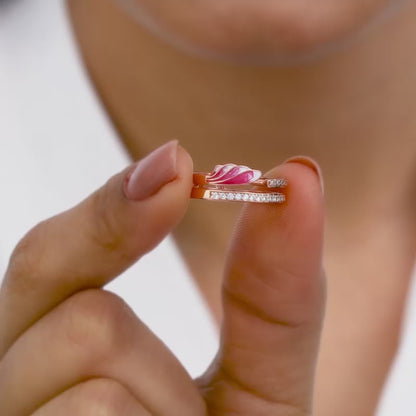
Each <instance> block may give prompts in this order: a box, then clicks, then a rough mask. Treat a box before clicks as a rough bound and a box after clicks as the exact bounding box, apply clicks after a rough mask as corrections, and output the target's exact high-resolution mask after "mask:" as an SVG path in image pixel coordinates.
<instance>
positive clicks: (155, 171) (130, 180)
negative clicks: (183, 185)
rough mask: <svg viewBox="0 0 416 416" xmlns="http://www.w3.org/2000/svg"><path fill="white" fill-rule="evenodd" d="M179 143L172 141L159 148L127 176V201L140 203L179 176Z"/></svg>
mask: <svg viewBox="0 0 416 416" xmlns="http://www.w3.org/2000/svg"><path fill="white" fill-rule="evenodd" d="M177 152H178V141H177V140H172V141H170V142H168V143H166V144H164V145H162V146H161V147H158V148H157V149H156V150H154V151H153V152H152V153H150V154H149V155H147V156H146V157H145V158H144V159H142V160H140V161H139V162H137V164H136V166H135V167H134V168H133V169H132V170H131V171H130V173H129V174H127V177H126V180H125V183H124V193H125V195H126V197H127V199H130V200H133V201H140V200H143V199H146V198H148V197H149V196H151V195H153V194H155V193H156V192H157V191H158V190H159V189H160V188H161V187H162V186H163V185H165V184H166V183H168V182H170V181H172V180H173V179H175V177H176V176H177V166H176V159H177Z"/></svg>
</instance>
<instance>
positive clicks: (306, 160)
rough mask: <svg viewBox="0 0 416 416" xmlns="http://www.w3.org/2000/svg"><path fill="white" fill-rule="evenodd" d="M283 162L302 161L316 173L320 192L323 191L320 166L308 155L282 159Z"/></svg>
mask: <svg viewBox="0 0 416 416" xmlns="http://www.w3.org/2000/svg"><path fill="white" fill-rule="evenodd" d="M284 163H302V164H303V165H306V166H308V167H309V168H311V169H313V170H314V171H315V173H316V174H317V175H318V178H319V183H320V184H321V189H322V193H324V189H325V186H324V179H323V175H322V170H321V167H320V166H319V165H318V163H317V162H316V161H315V160H313V159H312V158H310V157H308V156H294V157H291V158H289V159H287V160H285V161H284Z"/></svg>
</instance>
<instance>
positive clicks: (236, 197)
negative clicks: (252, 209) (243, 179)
mask: <svg viewBox="0 0 416 416" xmlns="http://www.w3.org/2000/svg"><path fill="white" fill-rule="evenodd" d="M241 198H242V195H241V194H240V193H238V194H236V195H235V199H236V200H237V201H241Z"/></svg>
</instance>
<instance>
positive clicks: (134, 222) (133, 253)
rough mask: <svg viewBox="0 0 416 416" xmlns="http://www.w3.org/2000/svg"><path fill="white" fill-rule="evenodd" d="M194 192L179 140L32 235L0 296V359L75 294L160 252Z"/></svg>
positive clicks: (10, 269) (187, 160) (16, 255)
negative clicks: (24, 332) (58, 305)
mask: <svg viewBox="0 0 416 416" xmlns="http://www.w3.org/2000/svg"><path fill="white" fill-rule="evenodd" d="M191 187H192V159H191V157H190V156H189V154H188V153H187V152H186V151H185V150H184V149H183V148H181V147H180V146H178V144H177V141H171V142H169V143H167V144H165V145H163V146H162V147H160V148H158V149H156V150H155V151H154V152H152V153H151V154H150V155H149V156H148V157H147V158H145V159H143V160H141V161H140V162H139V163H138V164H137V165H135V166H134V167H132V168H129V169H126V170H124V171H123V172H121V173H119V174H117V175H115V176H113V177H112V178H111V179H110V180H109V181H108V182H107V183H106V184H105V185H104V186H103V187H102V188H100V189H99V190H97V191H96V192H94V193H93V194H92V195H91V196H89V197H88V198H87V199H85V200H84V201H83V202H81V203H80V204H79V205H77V206H75V207H74V208H72V209H70V210H68V211H65V212H64V213H62V214H60V215H57V216H55V217H52V218H50V219H48V220H46V221H44V222H42V223H40V224H38V225H37V226H35V227H34V228H33V229H32V230H31V231H29V233H28V234H26V236H25V237H24V238H23V239H22V240H21V241H20V243H19V244H18V245H17V247H16V249H15V250H14V252H13V254H12V257H11V260H10V263H9V267H8V270H7V271H6V276H5V278H4V281H3V285H2V288H1V291H0V358H1V357H2V356H3V355H4V354H5V352H6V351H7V349H8V348H9V347H10V345H11V344H12V343H13V342H14V340H15V339H16V338H17V337H18V336H19V335H20V334H21V333H22V332H23V331H24V330H25V329H27V328H28V327H29V326H30V325H31V324H32V323H34V322H35V321H36V320H38V319H39V318H40V317H41V316H43V315H44V314H45V313H47V312H48V311H49V310H51V309H52V308H53V307H55V306H56V305H57V304H59V303H60V302H62V301H63V300H64V299H66V298H67V297H69V296H71V294H73V293H75V292H78V291H80V290H82V289H86V288H97V287H101V286H103V285H105V284H106V283H108V282H109V281H110V280H111V279H113V278H115V277H116V276H117V275H119V274H120V273H122V272H123V271H124V270H125V269H127V268H128V267H129V266H130V265H131V264H133V263H134V262H135V261H137V259H138V258H139V257H141V256H142V255H143V254H145V253H147V252H148V251H150V250H152V249H153V248H154V247H155V246H156V245H157V244H158V243H159V242H160V241H161V240H162V239H163V238H164V237H165V236H166V235H167V234H168V233H169V232H170V231H171V230H172V229H173V228H174V227H175V225H176V224H177V223H178V222H179V221H180V219H181V218H182V216H183V215H184V213H185V211H186V208H187V205H188V202H189V196H190V191H191Z"/></svg>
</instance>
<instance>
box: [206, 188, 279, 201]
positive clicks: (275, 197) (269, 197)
mask: <svg viewBox="0 0 416 416" xmlns="http://www.w3.org/2000/svg"><path fill="white" fill-rule="evenodd" d="M209 198H210V199H212V200H221V201H244V202H247V201H250V202H257V203H271V202H274V203H276V202H284V201H285V200H286V197H285V195H283V194H280V193H267V192H236V191H235V192H229V191H219V192H217V191H211V192H210V193H209Z"/></svg>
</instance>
